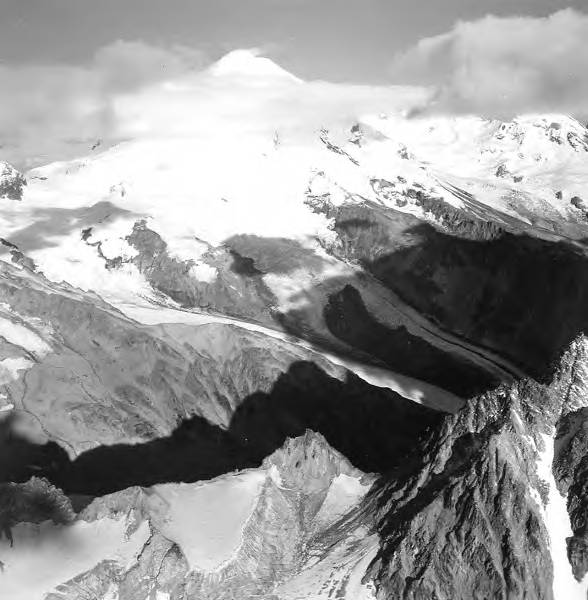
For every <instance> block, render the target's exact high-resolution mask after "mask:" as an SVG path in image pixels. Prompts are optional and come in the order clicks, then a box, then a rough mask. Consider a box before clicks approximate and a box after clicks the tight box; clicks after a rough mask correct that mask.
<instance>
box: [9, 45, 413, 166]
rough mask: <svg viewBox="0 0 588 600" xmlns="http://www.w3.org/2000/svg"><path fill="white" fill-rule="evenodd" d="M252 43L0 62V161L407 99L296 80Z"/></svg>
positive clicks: (298, 128) (266, 124)
mask: <svg viewBox="0 0 588 600" xmlns="http://www.w3.org/2000/svg"><path fill="white" fill-rule="evenodd" d="M258 54H259V51H258V50H239V51H235V52H232V53H230V54H229V55H227V56H226V57H224V58H223V59H221V60H220V61H219V62H217V63H214V64H212V65H209V66H206V67H205V66H203V65H204V62H203V57H202V54H201V53H200V52H198V51H197V50H194V49H190V48H185V47H175V48H159V47H154V46H149V45H146V44H143V43H140V42H117V43H116V44H113V45H110V46H108V47H105V48H102V49H100V50H99V51H98V52H97V53H96V55H95V57H94V59H93V61H92V63H91V64H90V65H88V66H86V67H72V66H65V65H63V66H26V67H12V66H4V67H0V79H1V80H2V82H3V89H4V90H6V92H4V93H3V94H2V95H1V96H0V145H1V144H2V142H4V144H5V147H4V149H3V150H0V158H5V159H6V160H9V161H13V162H17V163H20V164H28V165H31V164H38V163H42V162H48V161H49V160H53V159H58V158H67V157H68V156H77V155H80V154H85V153H87V152H88V150H89V148H90V146H91V145H92V143H93V142H94V141H95V140H96V139H98V138H102V139H106V140H108V141H116V140H120V139H127V138H135V137H138V136H151V137H152V136H172V135H178V136H185V135H198V136H219V135H222V136H223V137H225V136H227V135H228V136H229V139H230V136H231V135H232V136H238V135H243V134H248V135H252V134H253V135H255V134H259V135H263V136H270V139H271V136H273V134H274V132H275V131H279V134H280V137H281V138H284V139H285V138H287V137H293V136H299V135H302V134H303V133H306V134H308V133H310V134H314V133H315V132H316V130H317V129H320V128H321V127H324V126H327V127H328V126H333V125H336V124H339V123H341V122H342V121H346V122H347V121H349V120H351V119H354V118H357V117H358V116H360V115H361V114H365V113H372V112H383V111H390V110H394V109H395V108H397V107H399V106H401V107H404V106H406V105H412V104H413V103H414V99H415V97H418V98H420V97H421V95H422V94H421V92H420V91H418V90H408V89H404V88H397V87H391V86H365V85H351V84H333V83H328V82H323V81H312V82H305V81H302V80H300V79H298V78H297V77H295V76H293V75H291V74H290V73H287V72H286V71H284V70H283V69H281V68H280V67H279V66H278V65H276V64H275V63H273V62H272V61H270V60H268V59H266V58H263V57H261V56H259V55H258Z"/></svg>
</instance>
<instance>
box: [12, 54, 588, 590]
mask: <svg viewBox="0 0 588 600" xmlns="http://www.w3.org/2000/svg"><path fill="white" fill-rule="evenodd" d="M205 76H206V77H207V78H212V81H213V82H214V85H215V86H220V87H222V86H225V85H229V84H230V85H239V86H243V87H245V88H247V89H250V90H251V94H252V96H248V98H249V99H251V98H257V95H258V94H262V93H263V94H265V93H267V92H266V88H268V87H269V86H270V83H271V86H278V88H279V89H282V88H284V89H288V90H290V89H297V88H298V87H301V86H303V85H304V82H302V81H301V80H299V79H297V78H296V77H294V76H292V75H290V74H289V73H287V72H286V71H284V70H283V69H281V68H280V67H279V66H277V65H276V64H275V63H273V62H271V61H269V60H268V59H265V58H263V57H259V56H256V55H255V54H254V53H252V52H248V51H241V52H235V53H231V54H230V55H229V56H227V57H225V58H224V59H222V60H221V61H219V62H218V63H217V64H215V65H214V66H213V67H211V68H210V69H209V70H208V71H207V72H206V74H205ZM235 82H236V83H235ZM187 85H189V82H186V81H180V82H175V83H167V84H166V85H165V86H164V88H162V89H161V90H157V93H158V94H169V95H170V98H171V99H173V98H174V97H175V96H174V95H175V94H178V93H180V92H181V90H183V89H184V88H185V87H186V86H187ZM271 89H272V90H273V89H274V87H271ZM166 97H167V96H166ZM173 106H176V105H175V104H173ZM148 108H149V107H146V108H145V110H148ZM137 110H138V111H139V112H138V114H139V113H140V110H139V108H138V109H137ZM211 110H212V109H211ZM244 110H245V108H244ZM219 111H220V112H219V113H218V114H217V113H215V119H216V120H214V123H215V127H216V129H213V130H212V133H211V130H209V129H207V131H206V134H205V135H204V134H203V135H197V134H194V133H192V132H191V130H190V131H189V133H182V132H181V131H179V130H177V129H175V128H170V131H169V132H168V133H167V134H166V135H162V134H161V131H158V133H157V134H155V133H153V132H149V133H146V134H145V133H137V134H136V135H134V136H129V139H127V140H126V141H124V142H121V143H119V144H116V145H112V146H109V145H108V144H100V145H97V144H92V146H91V147H89V148H88V154H87V155H86V156H82V157H80V158H78V159H76V160H71V161H63V162H55V163H52V164H49V165H45V166H41V167H38V168H35V169H33V170H31V171H29V172H27V173H24V174H20V173H19V172H18V171H16V169H13V168H12V167H10V166H9V165H5V164H4V163H0V203H1V205H0V354H1V356H0V480H1V483H0V532H2V534H3V539H0V561H1V563H0V596H2V597H4V596H3V595H2V592H4V595H6V594H7V596H6V597H10V598H15V599H21V598H22V600H35V599H36V598H39V599H42V598H47V599H48V600H58V599H61V600H65V599H68V600H74V599H75V598H81V597H84V598H85V597H87V598H95V599H98V600H103V599H104V600H107V599H108V600H137V599H141V600H142V599H143V598H145V599H147V598H148V599H149V600H164V599H165V600H179V599H180V598H219V599H225V598H226V599H229V598H237V597H238V598H267V599H268V600H269V599H271V600H276V599H280V600H282V599H283V600H295V599H296V600H298V599H302V598H308V599H319V598H325V599H326V598H334V597H337V598H341V599H344V598H345V599H349V600H356V599H364V600H368V599H369V600H372V599H373V598H378V599H380V598H395V597H398V598H415V599H417V598H419V599H420V598H439V599H452V600H453V599H458V598H463V599H464V600H465V599H466V598H468V599H469V598H473V597H474V598H499V597H500V598H546V599H548V598H555V599H556V600H560V599H566V600H567V599H568V598H570V599H572V600H573V599H575V598H578V599H581V598H585V597H586V589H587V586H588V575H587V573H588V537H587V536H588V529H587V522H586V514H587V513H588V500H587V497H588V491H587V487H586V486H587V485H588V484H587V481H588V478H587V477H586V473H587V472H588V466H587V465H586V464H585V462H586V461H585V455H586V453H587V450H588V446H587V439H586V435H585V433H586V427H587V425H586V424H587V423H588V420H587V419H588V413H587V412H586V411H587V410H588V408H587V407H588V392H587V389H586V372H585V371H586V369H588V359H587V358H586V354H587V351H586V341H585V338H584V337H583V333H585V332H586V331H587V329H588V269H587V261H588V259H587V256H586V245H587V242H586V240H588V216H587V215H588V195H587V194H588V191H587V190H588V161H587V158H588V131H587V130H586V129H585V128H584V126H583V125H581V124H580V123H578V122H577V121H575V120H574V119H572V118H571V117H567V116H564V115H532V116H523V117H520V118H517V119H515V120H513V121H512V122H506V123H503V122H497V121H487V120H484V119H481V118H477V117H466V116H463V117H449V116H434V117H433V116H423V115H420V116H419V114H417V113H413V112H410V111H400V110H393V109H392V108H391V110H390V112H389V113H386V114H365V115H356V117H355V118H354V119H352V120H349V121H348V122H346V123H345V124H344V125H342V124H341V119H333V123H325V127H324V128H322V129H321V128H318V129H316V128H314V125H313V126H312V127H311V128H310V129H309V130H308V131H304V132H299V133H300V135H292V134H291V132H290V131H283V130H281V128H280V126H279V125H276V127H275V128H274V127H273V126H272V124H271V123H269V124H267V127H265V128H264V129H262V130H260V129H259V128H251V129H249V128H248V127H246V123H241V125H242V127H241V126H240V127H238V128H235V127H234V123H235V116H234V114H232V113H231V115H230V116H227V115H228V109H226V107H221V108H220V109H219ZM185 117H186V119H187V120H188V119H189V117H190V115H188V114H186V115H185ZM244 120H245V119H244ZM25 184H26V186H25ZM14 200H21V201H20V202H14ZM0 537H1V536H0ZM31 573H35V576H34V578H31V575H30V574H31Z"/></svg>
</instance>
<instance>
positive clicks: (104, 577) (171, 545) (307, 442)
mask: <svg viewBox="0 0 588 600" xmlns="http://www.w3.org/2000/svg"><path fill="white" fill-rule="evenodd" d="M373 480H374V478H373V477H371V476H367V475H364V474H363V473H361V472H360V471H358V470H357V469H354V468H353V467H352V466H351V465H350V463H349V462H348V461H347V460H346V459H345V458H344V457H343V456H342V455H340V454H339V453H337V452H335V451H334V450H333V449H332V448H330V446H329V445H328V444H327V442H326V441H325V439H324V438H323V437H322V436H320V435H317V434H315V433H312V432H310V431H308V432H306V433H305V434H304V435H303V436H302V437H300V438H296V439H291V440H289V441H288V442H287V443H286V445H285V446H284V448H282V449H280V450H278V451H277V452H276V453H274V454H272V455H271V456H270V457H268V458H267V459H266V460H265V461H264V464H263V466H262V467H261V468H260V469H257V470H252V471H245V472H241V473H235V474H231V475H227V476H225V477H223V478H221V479H218V480H215V481H212V482H210V483H206V484H191V485H184V486H182V485H176V484H170V485H165V486H156V487H154V488H151V489H144V488H130V489H128V490H125V491H124V492H119V493H117V494H114V495H111V496H105V497H103V498H100V499H98V500H95V501H94V502H93V503H92V504H90V505H89V506H88V507H87V508H85V509H84V510H83V511H82V512H81V513H80V514H79V516H78V517H77V519H76V521H75V523H70V524H69V525H68V526H67V527H69V528H70V529H71V528H75V527H80V526H82V527H83V526H85V527H93V526H94V527H95V526H102V527H105V525H104V524H105V523H119V524H120V525H121V526H123V527H124V532H125V538H126V539H127V540H133V539H135V538H137V537H139V538H140V539H141V540H142V541H141V542H140V545H139V546H138V547H137V548H136V549H135V552H134V557H133V558H132V559H131V561H130V562H129V563H127V564H125V563H124V562H123V561H121V560H120V559H118V560H116V559H115V560H112V559H107V560H102V561H100V562H97V564H96V565H93V566H92V568H90V569H88V570H87V571H85V572H79V573H77V574H76V576H75V577H73V578H72V579H71V580H69V581H63V582H61V583H60V584H59V585H58V586H57V588H56V590H55V591H54V592H52V593H50V594H49V595H48V596H47V598H48V599H49V600H65V599H67V600H74V599H75V600H77V599H78V598H79V594H80V590H86V591H87V593H92V594H94V597H97V598H107V597H110V596H109V595H108V594H110V595H111V596H112V597H116V598H119V599H120V600H136V599H137V598H160V597H162V596H163V597H165V598H169V600H179V599H180V598H186V597H189V598H215V599H218V600H221V599H226V600H229V599H231V598H235V597H240V598H253V597H260V598H267V599H270V598H284V599H292V600H293V599H294V598H305V597H307V598H325V599H326V598H332V597H333V596H335V597H337V596H339V595H341V596H342V597H343V595H344V594H347V596H345V597H353V598H355V599H358V600H359V599H360V598H365V599H366V600H367V599H368V598H372V597H373V596H372V593H371V591H370V590H373V586H371V585H370V584H369V583H368V582H367V581H366V582H365V583H362V578H363V577H364V575H365V568H366V566H367V563H368V562H369V559H370V558H371V556H372V555H373V552H374V548H375V546H374V544H375V538H374V536H370V535H369V533H368V531H367V529H366V527H365V526H364V525H363V524H362V523H361V519H360V518H359V515H358V512H357V508H356V507H357V505H358V504H359V503H360V502H361V499H362V498H363V497H364V496H365V495H366V494H367V493H368V491H369V489H370V486H371V485H372V483H373ZM26 485H28V484H25V485H22V486H20V489H23V490H24V489H25V487H26ZM198 511H206V513H207V514H206V515H204V516H202V515H199V514H198ZM207 519H208V520H207ZM23 521H27V518H26V517H25V518H23ZM110 526H112V525H110ZM21 527H23V526H22V525H21ZM142 531H147V532H148V535H147V536H145V535H143V534H142V533H141V532H142ZM42 535H43V533H42V532H39V537H40V538H42ZM141 536H142V537H141ZM112 541H113V542H117V543H119V544H120V543H121V542H120V539H116V538H115V539H114V540H112ZM80 543H81V544H85V543H90V540H89V539H88V540H84V539H80ZM127 544H128V542H127ZM123 545H124V543H123ZM113 551H116V548H108V547H105V548H103V550H102V552H103V554H104V555H105V556H109V555H113ZM61 552H63V556H62V559H66V558H68V557H69V555H68V550H67V549H63V550H61ZM115 553H116V552H114V554H115ZM119 553H120V554H123V550H122V549H119ZM1 556H2V558H5V559H6V564H7V566H6V573H7V574H10V569H11V568H12V564H11V563H10V554H9V551H8V550H4V553H3V554H2V555H1ZM70 560H71V558H70Z"/></svg>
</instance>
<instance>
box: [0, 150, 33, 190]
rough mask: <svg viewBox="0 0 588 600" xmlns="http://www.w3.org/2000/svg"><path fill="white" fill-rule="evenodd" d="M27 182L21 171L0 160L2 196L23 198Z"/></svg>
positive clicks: (0, 188)
mask: <svg viewBox="0 0 588 600" xmlns="http://www.w3.org/2000/svg"><path fill="white" fill-rule="evenodd" d="M26 184H27V181H26V179H25V178H24V176H23V174H22V173H21V172H20V171H17V170H16V169H15V168H14V167H13V166H12V165H10V164H8V163H7V162H4V161H1V160H0V198H8V199H9V200H21V199H22V194H23V187H24V186H25V185H26Z"/></svg>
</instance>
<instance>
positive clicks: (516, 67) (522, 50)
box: [391, 9, 588, 117]
mask: <svg viewBox="0 0 588 600" xmlns="http://www.w3.org/2000/svg"><path fill="white" fill-rule="evenodd" d="M391 72H392V76H393V79H394V80H395V81H402V82H403V83H413V84H421V85H429V86H434V88H435V89H436V94H435V103H434V106H433V107H431V108H434V109H435V110H439V111H450V112H473V113H476V114H483V115H490V116H499V117H510V116H513V115H515V114H520V113H525V112H541V111H554V112H565V113H570V114H575V115H577V116H586V115H588V15H585V14H583V13H580V12H577V11H574V10H571V9H568V10H563V11H560V12H556V13H554V14H552V15H551V16H548V17H545V18H534V17H508V18H499V17H493V16H488V17H485V18H483V19H480V20H477V21H472V22H458V23H457V24H456V25H455V27H454V28H453V29H452V30H451V31H449V32H448V33H444V34H442V35H438V36H435V37H431V38H426V39H423V40H421V41H420V42H419V43H417V44H416V45H415V46H413V47H412V48H410V49H408V50H407V51H406V52H404V53H401V54H399V55H397V56H396V57H395V58H394V60H393V63H392V68H391Z"/></svg>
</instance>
